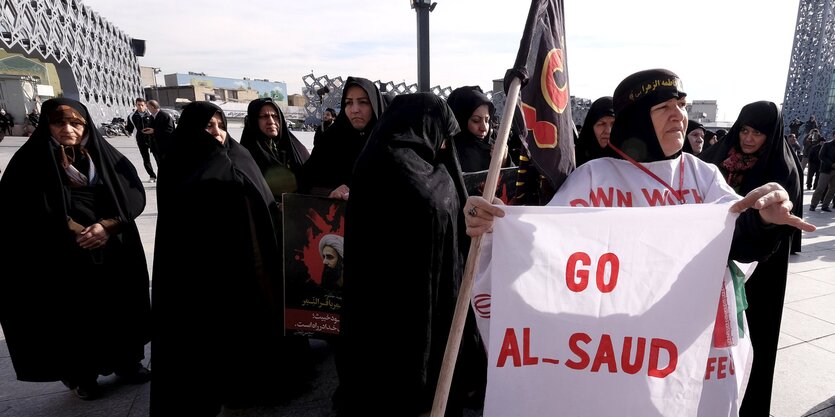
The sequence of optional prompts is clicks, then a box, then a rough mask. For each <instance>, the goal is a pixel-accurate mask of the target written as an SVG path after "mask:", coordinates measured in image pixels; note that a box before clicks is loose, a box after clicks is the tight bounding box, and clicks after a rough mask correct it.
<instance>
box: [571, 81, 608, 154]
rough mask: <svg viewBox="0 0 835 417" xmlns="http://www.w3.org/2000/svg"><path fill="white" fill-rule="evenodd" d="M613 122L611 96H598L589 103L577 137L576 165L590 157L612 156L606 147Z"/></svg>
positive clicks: (575, 149)
mask: <svg viewBox="0 0 835 417" xmlns="http://www.w3.org/2000/svg"><path fill="white" fill-rule="evenodd" d="M614 124H615V110H614V102H613V101H612V97H611V96H603V97H600V98H598V99H597V100H595V101H594V103H592V104H591V107H590V108H589V112H588V113H587V114H586V119H585V120H584V121H583V128H582V129H581V130H580V136H579V137H578V138H577V142H576V147H575V148H574V155H575V157H576V161H577V163H576V165H577V166H580V165H583V164H585V163H586V162H588V161H591V160H592V159H597V158H602V157H604V156H613V155H614V152H612V151H611V150H610V149H608V146H609V137H610V136H611V134H612V126H613V125H614Z"/></svg>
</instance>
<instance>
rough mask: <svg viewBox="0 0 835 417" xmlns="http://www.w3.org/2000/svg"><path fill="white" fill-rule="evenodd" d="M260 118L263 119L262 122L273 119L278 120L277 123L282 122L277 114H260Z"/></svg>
mask: <svg viewBox="0 0 835 417" xmlns="http://www.w3.org/2000/svg"><path fill="white" fill-rule="evenodd" d="M258 118H259V119H261V120H268V119H273V120H276V121H278V120H281V119H279V117H278V115H277V114H275V113H267V114H259V115H258Z"/></svg>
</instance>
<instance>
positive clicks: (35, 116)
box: [24, 106, 41, 136]
mask: <svg viewBox="0 0 835 417" xmlns="http://www.w3.org/2000/svg"><path fill="white" fill-rule="evenodd" d="M40 118H41V113H40V112H39V111H38V106H35V107H33V108H32V111H30V112H29V114H27V115H26V120H25V121H24V122H25V123H24V124H25V126H24V134H26V136H29V135H31V134H32V132H34V131H35V129H37V128H38V122H39V121H40Z"/></svg>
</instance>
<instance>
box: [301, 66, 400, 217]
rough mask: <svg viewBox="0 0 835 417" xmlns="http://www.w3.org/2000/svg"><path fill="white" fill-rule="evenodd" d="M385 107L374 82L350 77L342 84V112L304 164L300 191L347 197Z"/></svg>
mask: <svg viewBox="0 0 835 417" xmlns="http://www.w3.org/2000/svg"><path fill="white" fill-rule="evenodd" d="M385 107H386V105H385V100H384V99H383V96H382V94H380V90H379V89H378V88H377V86H375V85H374V83H373V82H371V81H370V80H367V79H365V78H359V77H348V79H347V80H345V85H344V87H343V88H342V100H341V102H340V111H339V115H338V116H336V121H334V122H333V125H332V126H331V127H329V128H328V130H326V131H325V133H324V134H323V136H322V137H321V139H320V140H319V142H318V143H317V144H316V146H315V147H314V148H313V151H312V152H311V154H310V159H309V160H308V161H307V162H306V163H305V164H304V169H303V171H302V175H301V178H300V183H299V191H300V192H302V193H308V194H314V195H325V196H330V197H332V198H340V199H343V200H347V199H348V194H349V190H350V186H351V178H352V173H353V171H354V163H355V162H356V160H357V157H358V156H359V154H360V152H362V149H363V148H364V147H365V143H366V141H367V140H368V136H369V135H370V134H371V130H373V129H374V125H375V124H376V123H377V120H378V119H379V118H380V116H381V115H382V114H383V110H384V109H385Z"/></svg>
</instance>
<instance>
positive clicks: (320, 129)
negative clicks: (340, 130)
mask: <svg viewBox="0 0 835 417" xmlns="http://www.w3.org/2000/svg"><path fill="white" fill-rule="evenodd" d="M335 119H336V110H334V109H332V108H330V107H328V108H327V109H325V112H324V113H323V114H322V124H321V125H319V126H316V133H314V134H313V147H314V148H315V147H316V144H318V143H319V139H321V138H322V135H323V134H324V133H325V131H326V130H328V128H329V127H331V126H333V121H334V120H335Z"/></svg>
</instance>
